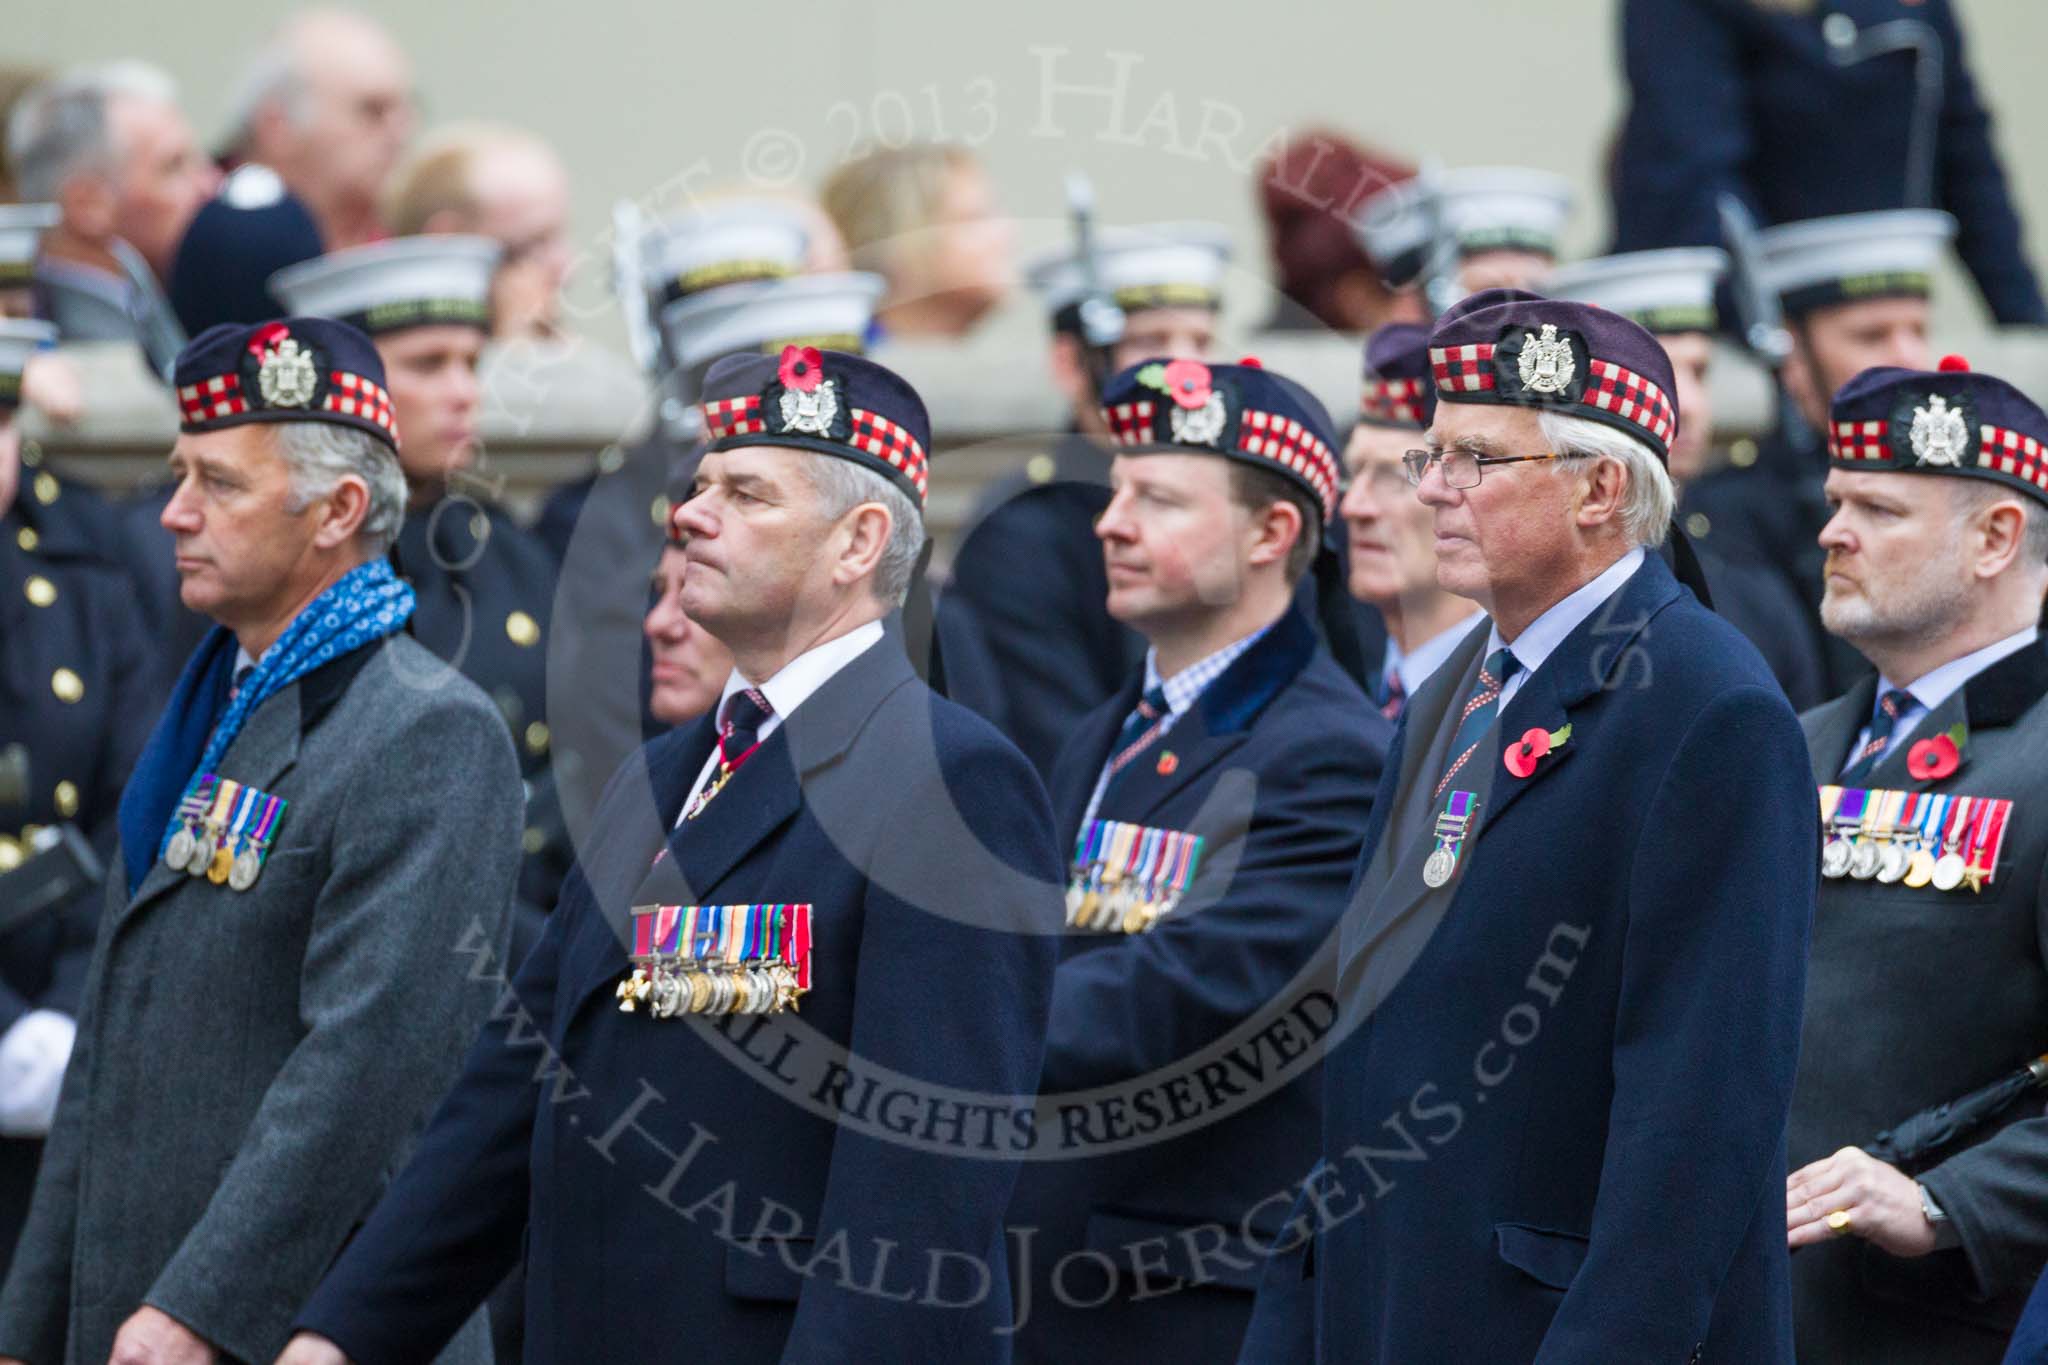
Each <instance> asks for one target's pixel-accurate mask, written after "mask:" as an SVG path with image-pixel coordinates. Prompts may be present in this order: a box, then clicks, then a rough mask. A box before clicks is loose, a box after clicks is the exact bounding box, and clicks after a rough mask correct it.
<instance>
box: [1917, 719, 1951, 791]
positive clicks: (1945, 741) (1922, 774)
mask: <svg viewBox="0 0 2048 1365" xmlns="http://www.w3.org/2000/svg"><path fill="white" fill-rule="evenodd" d="M1960 728H1961V727H1960V726H1958V727H1957V729H1960ZM1962 761H1963V751H1962V750H1961V749H1959V748H1957V747H1956V732H1955V730H1951V731H1949V732H1948V733H1947V734H1945V735H1935V736H1934V737H1933V738H1931V739H1923V740H1921V741H1920V742H1919V743H1917V744H1915V745H1914V746H1913V747H1912V748H1910V749H1908V750H1906V771H1907V772H1909V773H1911V774H1912V775H1913V779H1914V780H1915V781H1916V782H1936V781H1939V780H1940V779H1942V778H1944V777H1947V776H1949V775H1950V774H1951V773H1953V772H1955V770H1956V769H1957V767H1959V766H1960V765H1961V764H1962Z"/></svg>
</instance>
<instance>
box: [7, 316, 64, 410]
mask: <svg viewBox="0 0 2048 1365" xmlns="http://www.w3.org/2000/svg"><path fill="white" fill-rule="evenodd" d="M56 340H57V329H56V327H55V326H53V325H52V324H50V323H47V322H41V321H37V320H35V319H32V318H0V410H5V409H7V408H11V407H14V406H15V405H17V404H18V403H20V402H21V372H22V371H23V370H24V369H26V368H27V367H28V358H29V357H30V356H32V355H34V354H35V353H36V352H37V351H39V350H41V349H42V348H43V347H45V346H49V345H53V344H55V342H56Z"/></svg>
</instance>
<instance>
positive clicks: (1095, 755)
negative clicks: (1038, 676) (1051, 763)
mask: <svg viewBox="0 0 2048 1365" xmlns="http://www.w3.org/2000/svg"><path fill="white" fill-rule="evenodd" d="M1137 705H1138V684H1137V683H1136V682H1135V681H1134V682H1133V683H1132V684H1131V685H1130V686H1129V687H1126V688H1125V689H1124V690H1123V691H1122V692H1121V693H1119V694H1118V695H1117V696H1116V697H1115V699H1114V700H1113V702H1112V703H1110V704H1105V705H1103V706H1100V707H1097V708H1096V709H1095V710H1094V711H1093V712H1092V713H1090V714H1089V715H1088V716H1087V717H1086V718H1085V719H1083V720H1082V722H1081V728H1080V729H1079V730H1077V731H1076V732H1075V734H1074V738H1073V740H1072V741H1071V743H1072V745H1073V749H1074V761H1073V762H1071V763H1062V764H1060V765H1059V766H1058V767H1057V768H1055V769H1054V776H1055V779H1056V781H1057V782H1058V784H1059V789H1058V790H1057V791H1055V792H1054V793H1053V794H1052V803H1053V816H1054V819H1055V820H1056V821H1057V823H1056V824H1055V825H1054V828H1055V829H1057V830H1058V831H1060V833H1061V834H1063V835H1064V836H1065V839H1066V842H1065V844H1064V845H1063V846H1062V852H1064V851H1066V850H1067V849H1071V848H1073V847H1074V844H1075V841H1076V840H1078V839H1079V838H1080V837H1081V817H1082V816H1084V815H1086V814H1087V813H1088V798H1089V797H1091V796H1093V795H1094V794H1095V779H1096V778H1098V777H1100V776H1101V775H1102V765H1103V764H1105V763H1107V762H1108V761H1109V749H1110V746H1111V745H1112V744H1114V743H1115V742H1116V737H1117V734H1118V732H1119V731H1121V730H1122V729H1123V723H1124V717H1126V716H1128V715H1129V714H1130V713H1131V712H1132V711H1133V710H1134V709H1135V708H1136V707H1137Z"/></svg>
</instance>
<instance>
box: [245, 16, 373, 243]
mask: <svg viewBox="0 0 2048 1365" xmlns="http://www.w3.org/2000/svg"><path fill="white" fill-rule="evenodd" d="M413 122H414V107H413V91H412V64H411V62H410V61H408V60H407V59H406V55H405V51H404V49H402V48H401V47H399V45H398V43H397V41H396V40H395V39H393V38H392V36H391V34H390V33H389V32H387V31H386V30H385V29H384V27H383V26H382V25H380V24H378V23H377V22H376V21H375V20H374V19H371V18H370V17H369V16H367V15H364V14H359V13H357V12H355V11H353V10H343V9H308V10H302V11H300V12H299V13H297V14H294V15H293V16H292V17H291V18H289V19H287V20H286V21H284V23H283V24H282V25H280V26H279V27H278V28H277V29H276V30H275V31H274V32H273V33H272V34H271V35H270V37H269V38H268V40H267V41H266V42H265V44H264V46H263V48H262V50H261V51H260V52H259V53H258V54H257V55H256V57H255V59H254V60H253V61H252V62H251V63H250V64H249V68H248V70H247V71H246V72H245V73H244V74H243V76H242V81H241V85H240V88H239V90H238V93H237V94H236V97H235V100H234V104H233V117H232V126H233V128H234V132H233V134H232V135H231V144H230V147H229V152H230V154H231V156H232V157H233V158H234V159H235V160H237V161H255V162H260V163H261V164H263V165H265V166H268V167H270V168H271V169H272V170H274V171H276V172H277V173H278V175H279V176H281V177H282V178H283V179H284V183H285V185H286V186H287V188H289V189H290V190H291V192H292V193H293V194H294V195H295V196H297V197H298V199H299V201H300V202H301V203H303V204H304V205H305V206H306V209H307V211H308V212H310V213H311V214H312V215H313V221H314V222H316V223H318V224H319V225H320V236H321V240H322V241H323V242H324V243H325V244H326V247H327V249H328V250H329V251H336V250H339V249H341V248H342V247H350V246H360V245H362V244H363V243H365V242H371V241H375V240H377V239H378V238H380V237H382V236H384V235H385V228H384V222H383V217H382V207H381V205H382V197H383V194H384V190H385V185H386V183H387V182H388V181H389V180H390V178H391V173H392V171H393V170H394V169H395V168H396V167H397V165H398V159H399V157H400V156H401V155H403V154H404V151H405V145H406V142H407V140H408V139H410V138H411V136H412V130H413Z"/></svg>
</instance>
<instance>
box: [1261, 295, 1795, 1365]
mask: <svg viewBox="0 0 2048 1365" xmlns="http://www.w3.org/2000/svg"><path fill="white" fill-rule="evenodd" d="M1429 345H1430V361H1431V368H1432V372H1433V377H1434V380H1435V384H1436V390H1437V395H1438V406H1437V410H1436V414H1435V416H1434V418H1433V419H1432V420H1431V424H1430V427H1429V430H1428V431H1427V432H1425V433H1423V435H1422V438H1421V443H1420V448H1418V449H1417V450H1415V451H1413V452H1411V453H1410V455H1409V458H1408V470H1409V473H1410V476H1411V478H1413V479H1414V480H1415V481H1416V482H1417V483H1418V485H1419V487H1418V494H1419V496H1420V497H1421V499H1422V501H1423V502H1424V503H1425V504H1426V505H1428V507H1429V508H1430V511H1431V512H1432V514H1433V516H1434V520H1435V530H1436V556H1437V579H1438V581H1439V582H1440V583H1441V584H1442V585H1443V586H1444V587H1446V588H1449V589H1450V590H1451V591H1453V592H1456V593H1459V594H1460V595H1462V596H1466V597H1470V598H1472V599H1473V600H1474V601H1476V602H1478V603H1479V604H1480V605H1481V606H1483V607H1485V608H1486V610H1487V612H1488V614H1489V615H1490V616H1491V617H1492V624H1491V626H1490V627H1487V628H1483V629H1475V630H1474V631H1473V632H1472V634H1471V636H1470V637H1469V639H1468V640H1467V641H1466V642H1465V643H1464V644H1462V645H1460V646H1459V648H1458V649H1457V651H1456V652H1454V653H1453V654H1452V656H1451V657H1450V659H1449V660H1448V661H1447V662H1446V663H1445V664H1444V665H1443V666H1442V667H1441V668H1439V669H1438V670H1437V671H1436V673H1434V674H1433V675H1431V677H1430V679H1429V681H1428V682H1427V683H1425V684H1424V685H1423V686H1422V687H1421V688H1420V689H1419V690H1418V691H1417V692H1416V693H1415V695H1414V697H1413V698H1412V699H1411V700H1410V702H1409V704H1408V709H1407V711H1406V713H1405V716H1404V718H1403V724H1402V728H1401V731H1400V733H1399V735H1398V736H1397V737H1396V740H1395V748H1394V752H1393V753H1392V754H1391V755H1390V756H1389V758H1388V761H1387V767H1386V770H1385V777H1384V779H1383V781H1382V785H1381V788H1380V792H1379V795H1378V797H1377V798H1376V800H1375V801H1374V804H1373V822H1372V825H1371V826H1370V827H1369V828H1368V829H1367V831H1366V840H1365V843H1366V848H1367V850H1368V852H1367V854H1366V858H1365V862H1364V864H1363V865H1362V866H1361V868H1360V873H1359V876H1358V879H1357V880H1356V881H1355V882H1354V884H1353V888H1352V898H1351V904H1350V906H1349V908H1348V910H1347V912H1346V916H1345V921H1344V923H1343V925H1342V927H1341V928H1340V930H1339V934H1340V937H1339V944H1338V996H1339V1005H1338V1008H1339V1012H1340V1013H1339V1020H1338V1025H1337V1027H1336V1029H1335V1030H1334V1033H1333V1037H1334V1040H1335V1041H1333V1044H1332V1046H1333V1051H1332V1052H1331V1054H1330V1057H1329V1059H1328V1061H1327V1062H1326V1063H1325V1076H1326V1081H1327V1085H1326V1094H1325V1100H1324V1121H1323V1125H1324V1126H1323V1142H1322V1149H1321V1150H1322V1162H1321V1163H1320V1164H1319V1165H1318V1166H1317V1167H1316V1168H1315V1169H1314V1170H1313V1171H1312V1172H1310V1173H1308V1174H1307V1178H1306V1180H1305V1181H1304V1183H1303V1186H1302V1192H1301V1195H1300V1197H1299V1198H1298V1199H1297V1201H1296V1204H1295V1212H1294V1215H1293V1218H1292V1225H1291V1226H1290V1227H1289V1228H1288V1229H1287V1231H1286V1232H1284V1233H1283V1234H1281V1235H1280V1236H1279V1237H1277V1238H1275V1243H1276V1250H1281V1249H1288V1248H1291V1249H1293V1251H1294V1252H1295V1254H1293V1255H1286V1256H1281V1257H1279V1258H1278V1259H1275V1260H1273V1261H1271V1262H1270V1263H1269V1266H1268V1270H1267V1274H1266V1279H1265V1283H1264V1284H1263V1285H1262V1286H1261V1291H1260V1292H1261V1303H1260V1309H1259V1313H1258V1315H1257V1317H1256V1318H1255V1320H1254V1325H1253V1330H1252V1334H1251V1336H1250V1338H1249V1339H1248V1341H1247V1346H1246V1352H1245V1355H1244V1357H1243V1358H1244V1359H1246V1360H1256V1361H1287V1362H1295V1361H1301V1360H1308V1359H1318V1360H1321V1361H1324V1362H1332V1363H1337V1362H1350V1361H1411V1360H1457V1361H1466V1360H1474V1361H1477V1360H1484V1361H1489V1362H1514V1361H1535V1360H1541V1361H1564V1360H1603V1361H1605V1360H1631V1361H1635V1360H1669V1361H1686V1360H1700V1359H1713V1360H1740V1361H1745V1362H1756V1363H1758V1365H1769V1363H1770V1362H1781V1363H1784V1365H1789V1362H1790V1361H1791V1360H1792V1331H1791V1327H1792V1324H1791V1295H1790V1288H1789V1284H1788V1274H1787V1266H1786V1251H1785V1234H1784V1231H1783V1229H1782V1225H1781V1223H1780V1221H1779V1220H1780V1207H1781V1202H1782V1199H1781V1193H1780V1191H1781V1188H1782V1186H1783V1183H1784V1169H1785V1117H1786V1113H1787V1109H1788V1107H1789V1105H1790V1102H1791V1097H1792V1080H1793V1068H1794V1063H1795V1061H1796V1058H1797V1052H1798V1041H1799V1020H1800V992H1801V987H1802V985H1803V982H1804V976H1805V962H1806V948H1807V935H1808V927H1809V921H1810V920H1811V917H1812V913H1813V899H1814V893H1815V885H1816V882H1817V880H1818V876H1817V864H1818V859H1819V840H1818V831H1817V828H1816V824H1815V818H1814V817H1815V803H1814V792H1813V788H1812V786H1811V785H1809V783H1810V779H1809V778H1808V776H1807V773H1806V772H1805V770H1803V769H1802V768H1801V766H1800V764H1801V761H1802V759H1803V756H1804V753H1805V744H1804V740H1803V738H1802V736H1801V734H1800V730H1799V725H1798V722H1797V720H1796V719H1795V718H1794V716H1793V714H1792V709H1791V707H1790V706H1789V705H1788V704H1787V703H1786V701H1785V698H1784V695H1783V694H1782V693H1781V692H1780V691H1779V690H1778V686H1777V684H1776V683H1775V682H1774V681H1773V679H1772V677H1771V674H1770V671H1769V670H1768V669H1767V668H1766V667H1765V665H1764V662H1763V660H1762V659H1761V658H1760V657H1758V655H1757V653H1756V650H1755V649H1754V648H1753V647H1752V646H1751V645H1750V644H1749V643H1748V641H1746V640H1744V639H1743V638H1742V636H1741V635H1740V634H1738V633H1737V632H1736V631H1735V629H1734V628H1733V627H1731V626H1729V625H1727V624H1726V623H1725V622H1722V621H1721V620H1719V619H1718V618H1716V617H1715V616H1713V615H1712V614H1711V613H1710V612H1708V611H1707V610H1705V609H1704V608H1703V607H1702V606H1701V605H1700V603H1699V602H1698V601H1697V600H1695V598H1694V596H1693V594H1692V593H1690V592H1688V591H1687V590H1686V584H1685V583H1684V582H1682V581H1680V580H1681V578H1691V577H1696V572H1695V571H1696V569H1697V565H1696V564H1695V563H1693V562H1692V561H1691V560H1690V558H1689V556H1687V555H1686V554H1684V553H1683V546H1682V542H1681V543H1680V545H1679V546H1677V547H1675V548H1677V549H1678V550H1679V551H1680V553H1679V554H1678V556H1677V558H1678V559H1679V561H1680V564H1681V570H1680V575H1679V576H1678V577H1674V575H1673V573H1672V571H1671V569H1669V568H1667V567H1666V565H1665V562H1664V559H1663V558H1662V556H1661V555H1660V554H1659V553H1657V547H1658V546H1659V545H1660V544H1661V543H1662V542H1663V541H1664V539H1665V537H1666V535H1667V534H1668V530H1669V524H1670V520H1671V509H1672V502H1673V496H1672V490H1671V481H1670V477H1669V475H1668V473H1667V471H1666V468H1665V461H1666V459H1667V458H1668V454H1669V450H1670V446H1671V441H1672V438H1673V436H1674V435H1675V434H1676V432H1677V430H1678V422H1679V412H1678V409H1677V406H1676V404H1675V403H1674V402H1673V401H1672V399H1671V398H1670V394H1671V393H1672V391H1673V387H1674V385H1673V379H1672V373H1671V362H1670V360H1669V359H1668V358H1667V357H1666V355H1665V352H1664V349H1663V347H1661V346H1660V345H1658V343H1657V340H1656V338H1654V337H1653V336H1651V335H1650V334H1649V333H1648V332H1646V331H1644V330H1643V329H1642V328H1641V327H1640V326H1638V325H1636V324H1635V323H1633V322H1630V321H1628V320H1627V319H1625V318H1622V317H1620V316H1618V315H1616V314H1614V313H1610V312H1607V311H1606V310H1604V309H1600V308H1594V307H1591V306H1589V305H1585V304H1577V303H1565V302H1562V301H1558V300H1553V299H1545V298H1541V297H1538V296H1536V295H1533V294H1527V293H1523V292H1520V291H1516V290H1487V291H1485V292H1483V293H1479V294H1475V295H1473V296H1471V297H1470V298H1468V299H1466V300H1465V301H1464V302H1463V303H1461V304H1459V305H1457V306H1456V307H1454V308H1452V309H1451V310H1450V311H1448V312H1446V313H1445V314H1444V316H1443V317H1442V318H1441V319H1439V321H1438V323H1437V326H1436V330H1435V331H1434V332H1433V333H1432V334H1431V337H1430V343H1429ZM1310 1245H1313V1248H1314V1253H1313V1255H1312V1256H1310V1255H1308V1254H1306V1250H1307V1248H1308V1247H1309V1246H1310ZM1318 1333H1319V1334H1320V1347H1321V1353H1320V1354H1315V1353H1314V1351H1313V1345H1312V1343H1311V1342H1310V1340H1309V1338H1310V1337H1311V1336H1312V1335H1315V1334H1318Z"/></svg>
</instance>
